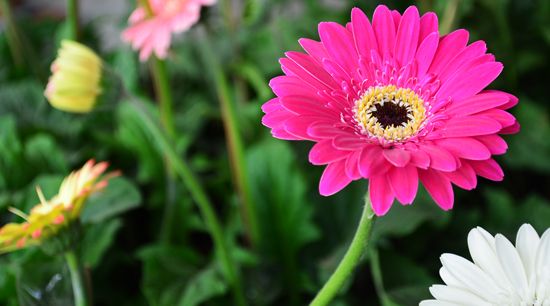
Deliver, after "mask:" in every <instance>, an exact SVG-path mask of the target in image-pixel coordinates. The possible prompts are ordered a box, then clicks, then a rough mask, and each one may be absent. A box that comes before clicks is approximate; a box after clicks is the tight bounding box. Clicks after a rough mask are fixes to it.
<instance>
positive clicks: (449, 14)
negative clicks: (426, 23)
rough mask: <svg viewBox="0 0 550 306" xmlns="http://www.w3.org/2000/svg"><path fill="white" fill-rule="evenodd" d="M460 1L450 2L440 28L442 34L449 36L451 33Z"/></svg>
mask: <svg viewBox="0 0 550 306" xmlns="http://www.w3.org/2000/svg"><path fill="white" fill-rule="evenodd" d="M459 4H460V0H449V1H448V2H447V6H445V11H444V12H443V20H442V21H441V27H440V28H439V30H440V32H441V34H447V33H449V32H450V31H451V29H452V27H453V24H454V23H455V21H456V13H457V10H458V5H459Z"/></svg>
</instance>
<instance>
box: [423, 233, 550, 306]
mask: <svg viewBox="0 0 550 306" xmlns="http://www.w3.org/2000/svg"><path fill="white" fill-rule="evenodd" d="M468 248H469V249H470V255H471V256H472V259H473V263H472V262H471V261H469V260H467V259H465V258H463V257H460V256H457V255H454V254H443V255H441V263H442V264H443V267H442V268H441V269H440V270H439V274H440V275H441V278H442V279H443V281H444V282H445V284H446V285H434V286H432V287H430V292H431V294H432V296H433V297H434V298H435V300H426V301H422V302H420V306H458V305H467V306H485V305H487V306H494V305H498V306H505V305H508V306H550V229H548V230H546V231H545V232H544V234H543V235H542V238H539V236H538V234H537V232H536V231H535V229H533V227H532V226H531V225H529V224H524V225H522V226H521V228H520V229H519V231H518V234H517V237H516V246H515V247H514V245H512V243H511V242H510V241H509V240H508V239H506V237H504V236H503V235H501V234H497V235H496V236H495V237H493V236H492V235H491V234H489V233H488V232H487V231H486V230H484V229H482V228H481V227H477V228H474V229H472V230H471V231H470V233H469V234H468Z"/></svg>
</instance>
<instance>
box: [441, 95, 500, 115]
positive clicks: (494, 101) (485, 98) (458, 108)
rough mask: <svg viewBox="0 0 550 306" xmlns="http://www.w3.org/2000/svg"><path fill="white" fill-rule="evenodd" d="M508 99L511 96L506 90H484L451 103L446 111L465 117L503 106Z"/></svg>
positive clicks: (449, 113)
mask: <svg viewBox="0 0 550 306" xmlns="http://www.w3.org/2000/svg"><path fill="white" fill-rule="evenodd" d="M508 101H509V97H508V95H506V93H504V92H500V91H482V92H481V93H479V94H477V95H475V96H472V97H470V98H468V99H465V100H463V101H460V102H453V103H451V105H449V106H448V107H447V109H446V110H445V113H446V114H448V115H450V116H456V117H464V116H468V115H472V114H475V113H479V112H482V111H484V110H488V109H492V108H496V107H499V106H502V105H504V104H506V103H507V102H508Z"/></svg>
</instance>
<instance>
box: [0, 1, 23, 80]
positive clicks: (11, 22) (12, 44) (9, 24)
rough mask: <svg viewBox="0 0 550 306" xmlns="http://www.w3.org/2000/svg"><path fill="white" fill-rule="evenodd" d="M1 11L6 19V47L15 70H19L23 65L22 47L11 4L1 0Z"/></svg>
mask: <svg viewBox="0 0 550 306" xmlns="http://www.w3.org/2000/svg"><path fill="white" fill-rule="evenodd" d="M0 3H1V5H2V13H3V15H4V19H5V20H6V38H7V41H8V47H9V48H10V52H11V55H12V58H13V61H14V63H15V67H16V68H17V70H21V69H22V68H23V65H24V63H25V62H24V59H23V52H22V51H23V48H22V47H21V40H20V39H19V35H18V30H17V27H16V24H15V19H14V18H13V14H12V11H11V6H10V3H9V1H8V0H2V2H0Z"/></svg>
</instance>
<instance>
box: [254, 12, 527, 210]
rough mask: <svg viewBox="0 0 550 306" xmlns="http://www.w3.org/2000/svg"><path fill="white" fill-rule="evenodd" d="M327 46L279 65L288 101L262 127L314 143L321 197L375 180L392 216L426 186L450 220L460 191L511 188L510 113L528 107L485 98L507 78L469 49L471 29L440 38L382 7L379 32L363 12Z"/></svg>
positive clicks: (500, 96) (432, 24) (377, 198)
mask: <svg viewBox="0 0 550 306" xmlns="http://www.w3.org/2000/svg"><path fill="white" fill-rule="evenodd" d="M319 35H320V38H321V41H320V42H318V41H314V40H311V39H301V40H300V44H301V45H302V47H303V48H304V49H305V50H306V52H307V53H300V52H287V53H286V54H285V55H286V57H285V58H282V59H281V60H280V63H281V66H282V69H283V72H284V73H285V75H283V76H278V77H276V78H274V79H272V80H271V82H270V86H271V88H272V89H273V91H274V92H275V94H276V95H277V97H276V98H274V99H272V100H270V101H269V102H267V103H265V104H264V105H263V107H262V109H263V111H264V112H265V116H264V117H263V119H262V122H263V124H264V125H266V126H267V127H269V128H271V132H272V134H273V136H275V137H277V138H280V139H287V140H309V141H313V142H315V145H314V146H313V148H312V149H311V151H310V153H309V161H310V162H311V163H312V164H315V165H327V166H326V168H325V171H324V173H323V175H322V177H321V181H320V185H319V191H320V193H321V194H322V195H326V196H328V195H332V194H334V193H336V192H338V191H340V190H341V189H342V188H344V187H345V186H347V185H348V184H349V183H350V182H351V181H354V180H358V179H368V180H369V193H370V199H371V202H372V207H373V209H374V211H375V213H376V214H377V215H384V214H385V213H386V212H387V211H388V210H389V209H390V207H391V205H392V203H393V201H394V199H395V198H397V200H398V201H399V202H401V203H402V204H404V205H407V204H411V203H412V202H413V200H414V199H415V197H416V193H417V189H418V183H419V181H420V182H422V184H423V185H424V187H425V188H426V189H427V191H428V192H429V193H430V195H431V196H432V198H433V199H434V200H435V202H436V203H437V204H438V205H439V206H440V207H441V208H443V209H444V210H448V209H451V208H452V206H453V202H454V196H453V187H452V184H454V185H456V186H458V187H461V188H463V189H468V190H470V189H473V188H475V187H476V184H477V175H479V176H482V177H485V178H487V179H490V180H494V181H500V180H502V178H503V175H504V174H503V172H502V169H501V168H500V167H499V165H498V164H497V162H496V161H495V160H494V159H493V158H492V156H493V155H499V154H504V153H505V152H506V149H507V145H506V142H505V141H504V140H503V139H502V137H501V136H499V134H511V133H516V132H518V131H519V124H518V122H517V121H516V119H515V118H514V117H513V116H512V115H511V114H510V113H508V112H506V111H505V110H506V109H509V108H511V107H513V106H514V105H516V104H517V102H518V99H517V98H516V97H514V96H512V95H510V94H508V93H505V92H502V91H496V90H484V88H485V87H486V86H487V85H489V84H490V83H491V82H492V81H493V80H494V79H496V77H497V76H498V75H499V74H500V72H501V71H502V68H503V66H502V64H501V63H499V62H496V61H495V58H494V56H493V55H491V54H487V53H486V51H487V47H486V46H485V43H484V42H483V41H476V42H473V43H471V44H469V45H468V38H469V35H468V31H466V30H462V29H461V30H456V31H454V32H452V33H450V34H448V35H445V36H440V34H439V30H438V23H437V16H436V15H435V14H434V13H431V12H429V13H426V14H424V15H423V16H422V17H421V16H420V15H419V12H418V10H417V8H416V7H414V6H411V7H409V8H408V9H407V10H406V11H405V12H404V14H403V15H401V14H400V13H399V12H397V11H390V10H389V9H388V8H387V7H386V6H383V5H380V6H378V7H377V8H376V10H375V12H374V16H373V19H372V24H371V22H370V21H369V19H368V18H367V16H365V14H364V13H363V12H362V11H361V10H360V9H357V8H355V9H353V11H352V13H351V22H349V23H347V24H346V26H342V25H340V24H337V23H334V22H322V23H320V24H319Z"/></svg>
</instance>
